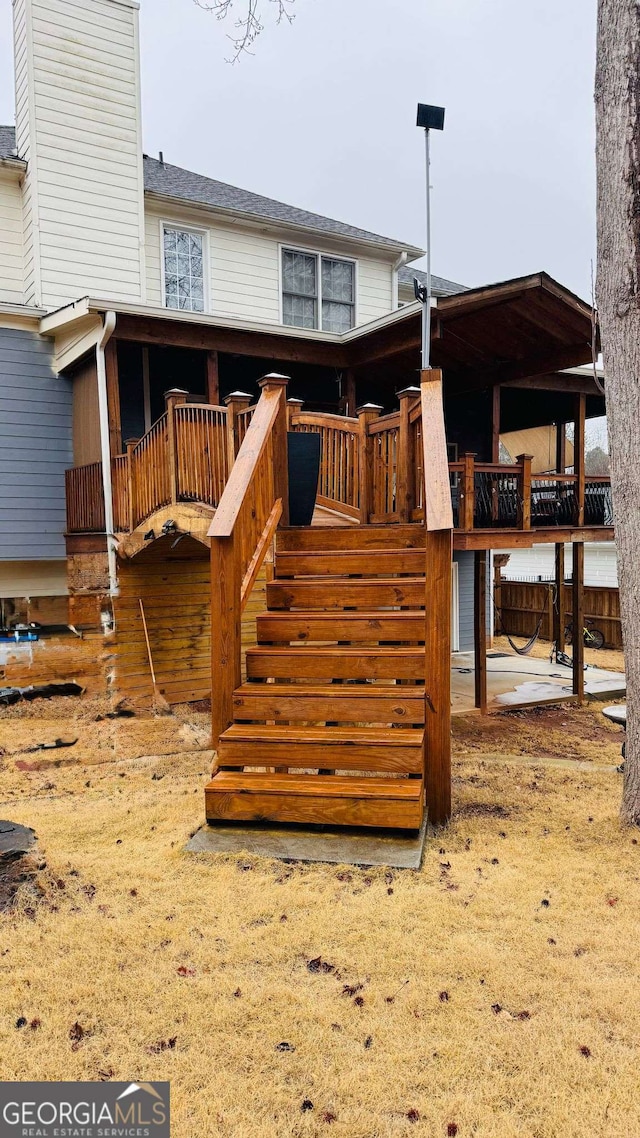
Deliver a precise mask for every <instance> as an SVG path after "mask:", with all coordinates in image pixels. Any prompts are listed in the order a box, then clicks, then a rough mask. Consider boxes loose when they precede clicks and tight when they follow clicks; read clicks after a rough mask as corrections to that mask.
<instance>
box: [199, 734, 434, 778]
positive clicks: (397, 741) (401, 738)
mask: <svg viewBox="0 0 640 1138" xmlns="http://www.w3.org/2000/svg"><path fill="white" fill-rule="evenodd" d="M423 739H424V732H423V731H422V729H420V728H418V729H417V730H412V729H411V728H407V727H395V728H394V727H287V726H280V727H270V726H265V724H263V723H234V724H233V726H231V727H229V728H228V729H227V730H226V731H225V732H224V734H223V735H222V736H221V737H220V743H219V746H218V764H219V766H221V767H224V766H255V767H259V766H263V765H264V766H269V767H311V768H313V769H316V768H321V767H329V768H331V769H334V770H354V771H377V772H379V773H381V772H385V773H388V774H422V768H423V757H422V745H423Z"/></svg>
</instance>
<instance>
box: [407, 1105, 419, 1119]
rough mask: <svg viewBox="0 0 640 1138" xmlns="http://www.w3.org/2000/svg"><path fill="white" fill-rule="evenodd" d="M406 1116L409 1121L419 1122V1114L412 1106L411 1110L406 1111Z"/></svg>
mask: <svg viewBox="0 0 640 1138" xmlns="http://www.w3.org/2000/svg"><path fill="white" fill-rule="evenodd" d="M407 1118H408V1119H409V1122H419V1121H420V1114H419V1112H418V1111H417V1110H414V1109H413V1107H412V1108H411V1110H408V1111H407Z"/></svg>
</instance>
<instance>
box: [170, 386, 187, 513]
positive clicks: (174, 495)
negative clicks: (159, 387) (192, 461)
mask: <svg viewBox="0 0 640 1138" xmlns="http://www.w3.org/2000/svg"><path fill="white" fill-rule="evenodd" d="M188 394H189V392H188V391H185V390H184V388H182V387H172V388H171V390H170V391H165V393H164V401H165V404H166V408H167V461H168V466H169V495H170V496H169V501H170V502H177V501H178V493H179V489H180V487H179V478H178V448H177V443H176V417H175V408H176V407H180V406H182V405H183V404H184V403H186V402H187V395H188Z"/></svg>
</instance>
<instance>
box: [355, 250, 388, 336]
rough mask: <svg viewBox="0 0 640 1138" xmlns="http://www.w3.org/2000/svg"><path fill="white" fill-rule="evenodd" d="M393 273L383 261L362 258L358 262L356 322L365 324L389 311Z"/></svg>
mask: <svg viewBox="0 0 640 1138" xmlns="http://www.w3.org/2000/svg"><path fill="white" fill-rule="evenodd" d="M392 283H393V274H392V272H391V265H390V264H389V263H388V262H385V261H374V260H370V259H369V258H368V257H367V258H364V257H363V258H362V259H361V260H359V262H358V323H359V324H367V323H368V321H369V320H377V319H378V317H379V316H384V315H385V314H386V313H387V312H391V308H392V304H393V293H392Z"/></svg>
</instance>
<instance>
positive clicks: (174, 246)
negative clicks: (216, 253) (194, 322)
mask: <svg viewBox="0 0 640 1138" xmlns="http://www.w3.org/2000/svg"><path fill="white" fill-rule="evenodd" d="M163 242H164V250H163V254H164V302H165V305H166V307H167V308H181V309H184V310H186V311H188V312H204V234H202V233H194V232H192V231H191V230H185V229H171V228H169V227H168V226H164V228H163Z"/></svg>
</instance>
